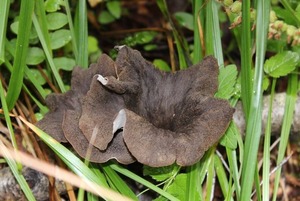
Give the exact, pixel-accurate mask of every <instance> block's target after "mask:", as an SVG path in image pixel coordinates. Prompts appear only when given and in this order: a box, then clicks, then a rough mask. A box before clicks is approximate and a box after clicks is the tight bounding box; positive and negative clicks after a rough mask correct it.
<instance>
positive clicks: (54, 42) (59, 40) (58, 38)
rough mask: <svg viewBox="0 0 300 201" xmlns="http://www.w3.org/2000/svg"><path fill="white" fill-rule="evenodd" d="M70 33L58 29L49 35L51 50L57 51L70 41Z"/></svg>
mask: <svg viewBox="0 0 300 201" xmlns="http://www.w3.org/2000/svg"><path fill="white" fill-rule="evenodd" d="M71 39H72V37H71V32H70V30H67V29H60V30H57V31H55V32H53V33H51V34H50V42H51V48H52V49H53V50H56V49H59V48H61V47H63V46H65V45H66V44H68V43H69V42H70V41H71Z"/></svg>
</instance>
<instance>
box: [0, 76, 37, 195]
mask: <svg viewBox="0 0 300 201" xmlns="http://www.w3.org/2000/svg"><path fill="white" fill-rule="evenodd" d="M0 99H1V104H2V109H3V113H4V117H5V121H6V126H7V128H8V130H9V133H10V138H11V141H12V144H13V147H14V149H15V150H17V143H16V138H15V135H14V131H13V127H12V124H11V120H10V116H9V110H8V107H7V104H6V99H5V95H4V89H3V87H2V83H1V82H0ZM0 145H1V146H4V144H3V142H2V141H1V140H0ZM2 152H3V157H4V158H5V161H6V162H7V164H8V165H9V168H10V169H11V171H12V173H13V175H14V176H15V178H16V180H17V182H18V184H19V185H20V187H21V189H22V191H23V192H24V194H25V196H26V198H27V199H28V200H35V198H34V196H33V194H32V192H31V189H30V188H29V186H28V184H27V182H26V180H25V178H24V176H23V175H22V174H20V170H21V169H22V165H21V164H20V163H16V162H15V161H13V160H11V159H10V158H9V153H8V152H6V151H5V150H2Z"/></svg>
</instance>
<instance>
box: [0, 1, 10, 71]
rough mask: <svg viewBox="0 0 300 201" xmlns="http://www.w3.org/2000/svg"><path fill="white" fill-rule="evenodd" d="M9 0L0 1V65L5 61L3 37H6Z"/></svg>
mask: <svg viewBox="0 0 300 201" xmlns="http://www.w3.org/2000/svg"><path fill="white" fill-rule="evenodd" d="M9 5H10V1H9V0H2V1H0V8H2V9H1V12H0V65H1V64H2V63H3V62H4V61H5V45H4V44H5V39H6V28H7V19H8V13H9Z"/></svg>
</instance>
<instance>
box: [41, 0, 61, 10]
mask: <svg viewBox="0 0 300 201" xmlns="http://www.w3.org/2000/svg"><path fill="white" fill-rule="evenodd" d="M62 5H64V0H46V1H45V10H46V11H47V12H55V11H57V10H60V6H62Z"/></svg>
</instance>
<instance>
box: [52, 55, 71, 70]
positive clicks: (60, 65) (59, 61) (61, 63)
mask: <svg viewBox="0 0 300 201" xmlns="http://www.w3.org/2000/svg"><path fill="white" fill-rule="evenodd" d="M53 62H54V64H55V66H56V67H57V69H58V70H60V69H62V70H66V71H71V70H73V68H74V66H75V60H74V59H72V58H67V57H56V58H54V59H53Z"/></svg>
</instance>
